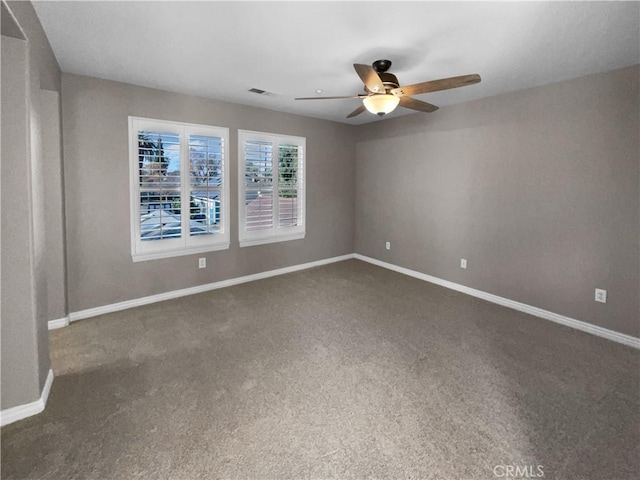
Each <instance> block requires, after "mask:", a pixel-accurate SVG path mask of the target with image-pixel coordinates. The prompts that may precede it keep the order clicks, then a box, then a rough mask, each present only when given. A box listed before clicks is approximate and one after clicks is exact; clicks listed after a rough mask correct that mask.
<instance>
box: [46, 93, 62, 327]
mask: <svg viewBox="0 0 640 480" xmlns="http://www.w3.org/2000/svg"><path fill="white" fill-rule="evenodd" d="M40 112H41V115H40V118H41V124H42V159H43V169H44V171H43V173H44V178H45V179H46V181H45V183H44V196H45V199H46V216H45V230H46V246H45V267H46V271H47V319H48V320H58V319H61V318H64V317H66V316H67V314H68V310H67V279H66V258H65V253H66V252H65V231H64V224H65V221H64V190H63V171H62V138H61V137H62V131H61V128H62V125H61V123H62V122H61V118H60V113H61V112H60V93H59V92H54V91H51V90H40Z"/></svg>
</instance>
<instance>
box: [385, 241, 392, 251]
mask: <svg viewBox="0 0 640 480" xmlns="http://www.w3.org/2000/svg"><path fill="white" fill-rule="evenodd" d="M384 248H386V249H387V250H391V242H387V243H385V244H384Z"/></svg>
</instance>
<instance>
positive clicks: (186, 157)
mask: <svg viewBox="0 0 640 480" xmlns="http://www.w3.org/2000/svg"><path fill="white" fill-rule="evenodd" d="M228 138H229V130H228V129H226V128H220V127H207V126H203V125H190V124H184V123H176V122H165V121H161V120H150V119H145V118H136V117H129V143H130V148H129V150H130V153H129V157H130V160H129V162H130V167H131V170H130V171H131V254H132V257H133V260H134V261H142V260H152V259H155V258H165V257H173V256H177V255H188V254H191V253H201V252H207V251H212V250H221V249H224V248H229V186H228V183H229V182H228V152H227V143H228Z"/></svg>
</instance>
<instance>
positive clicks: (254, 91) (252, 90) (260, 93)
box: [249, 88, 267, 95]
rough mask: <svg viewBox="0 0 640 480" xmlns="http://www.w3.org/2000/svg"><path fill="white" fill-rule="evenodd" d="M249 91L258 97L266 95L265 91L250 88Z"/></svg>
mask: <svg viewBox="0 0 640 480" xmlns="http://www.w3.org/2000/svg"><path fill="white" fill-rule="evenodd" d="M249 91H250V92H252V93H257V94H258V95H262V94H265V93H267V91H266V90H260V89H259V88H250V89H249Z"/></svg>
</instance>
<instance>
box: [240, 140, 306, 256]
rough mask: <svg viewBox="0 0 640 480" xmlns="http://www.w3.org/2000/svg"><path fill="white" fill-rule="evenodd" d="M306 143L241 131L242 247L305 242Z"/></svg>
mask: <svg viewBox="0 0 640 480" xmlns="http://www.w3.org/2000/svg"><path fill="white" fill-rule="evenodd" d="M305 143H306V141H305V139H304V138H303V137H290V136H285V135H276V134H270V133H261V132H250V131H247V130H240V131H239V132H238V157H239V158H238V160H239V161H238V165H239V170H238V171H239V175H238V178H239V193H240V198H239V205H240V212H239V213H240V215H239V218H240V231H239V238H240V246H241V247H247V246H251V245H260V244H263V243H271V242H281V241H286V240H295V239H300V238H304V235H305V226H304V211H305V210H304V207H305V205H304V181H305V177H304V154H305Z"/></svg>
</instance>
